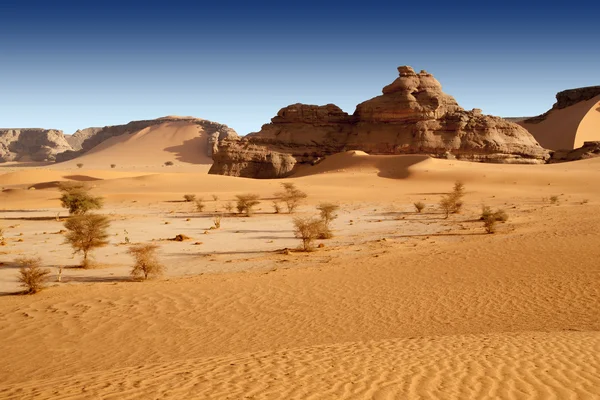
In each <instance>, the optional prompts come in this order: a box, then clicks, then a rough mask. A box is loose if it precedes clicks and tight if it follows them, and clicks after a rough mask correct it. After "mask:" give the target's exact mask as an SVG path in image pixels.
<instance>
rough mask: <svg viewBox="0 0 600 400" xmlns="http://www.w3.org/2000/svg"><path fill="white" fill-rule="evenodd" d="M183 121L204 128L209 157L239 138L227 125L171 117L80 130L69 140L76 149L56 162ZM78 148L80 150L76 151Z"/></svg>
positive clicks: (61, 156)
mask: <svg viewBox="0 0 600 400" xmlns="http://www.w3.org/2000/svg"><path fill="white" fill-rule="evenodd" d="M181 121H186V122H189V123H191V124H196V125H199V126H201V127H202V129H203V131H204V132H205V133H206V135H207V140H208V144H209V146H208V147H207V148H208V150H207V152H208V154H207V155H208V156H209V157H211V156H212V153H213V150H214V149H215V148H216V146H217V143H218V142H219V140H225V139H227V138H231V137H238V136H237V133H236V132H235V131H234V130H233V129H231V128H229V127H228V126H227V125H223V124H219V123H217V122H212V121H207V120H203V119H199V118H193V117H171V116H169V117H163V118H158V119H152V120H143V121H132V122H129V123H128V124H125V125H114V126H105V127H103V128H87V129H83V130H78V131H77V132H75V134H73V136H72V137H71V138H70V139H68V140H69V141H71V142H72V143H73V147H74V149H73V150H70V151H65V152H64V153H61V154H58V155H57V156H56V161H57V162H63V161H68V160H71V159H73V158H76V157H79V156H80V155H83V154H85V153H86V152H88V151H89V150H91V149H93V148H94V147H96V146H97V145H99V144H100V143H102V142H104V141H105V140H107V139H110V138H112V137H114V136H120V135H126V134H132V133H135V132H139V131H141V130H142V129H144V128H147V127H149V126H153V125H159V124H163V123H166V122H181ZM77 148H79V149H78V150H76V149H77ZM75 150H76V151H75Z"/></svg>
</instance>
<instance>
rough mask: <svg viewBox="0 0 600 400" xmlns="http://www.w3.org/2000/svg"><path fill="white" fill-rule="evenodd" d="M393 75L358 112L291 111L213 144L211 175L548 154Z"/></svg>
mask: <svg viewBox="0 0 600 400" xmlns="http://www.w3.org/2000/svg"><path fill="white" fill-rule="evenodd" d="M398 71H399V77H398V78H397V79H396V80H395V81H394V82H393V83H391V84H390V85H388V86H386V87H384V88H383V94H382V95H381V96H378V97H375V98H373V99H371V100H368V101H365V102H363V103H361V104H359V105H358V106H357V107H356V111H355V112H354V114H353V115H348V114H347V113H345V112H343V111H342V110H341V109H340V108H339V107H337V106H335V105H333V104H328V105H325V106H315V105H305V104H294V105H291V106H288V107H285V108H283V109H281V110H280V111H279V112H278V113H277V116H276V117H274V118H273V119H272V120H271V123H270V124H266V125H263V127H262V128H261V130H260V132H256V133H251V134H249V135H247V136H246V137H243V138H233V139H232V138H229V139H226V140H223V141H220V142H219V145H218V149H217V151H216V152H215V154H214V155H213V160H214V164H213V166H212V168H211V170H210V173H213V174H222V175H232V176H244V177H252V178H279V177H285V176H287V175H289V174H291V173H293V170H294V168H295V167H296V166H297V165H299V164H303V163H315V162H317V161H318V160H319V159H320V158H321V157H323V156H326V155H329V154H333V153H337V152H341V151H345V150H351V149H352V150H362V151H365V152H367V153H370V154H430V155H433V156H436V157H454V156H455V157H457V158H461V159H467V160H473V161H484V162H502V163H543V162H545V160H546V159H547V158H548V151H546V150H544V149H543V148H542V147H540V145H539V144H538V143H537V142H536V140H535V139H534V138H533V137H532V136H531V134H529V132H527V131H526V130H525V129H523V128H521V127H520V126H518V125H516V124H514V123H511V122H508V121H506V120H504V119H502V118H498V117H491V116H486V115H482V114H481V110H477V109H475V110H472V111H465V110H464V109H462V108H461V107H460V106H459V105H458V103H457V102H456V100H455V99H454V98H453V97H452V96H449V95H447V94H445V93H443V92H442V88H441V85H440V83H439V82H438V81H437V80H436V79H435V78H434V77H433V76H432V75H431V74H429V73H427V72H425V71H421V72H420V73H418V74H417V73H415V71H414V70H413V69H412V68H410V67H406V66H403V67H399V68H398Z"/></svg>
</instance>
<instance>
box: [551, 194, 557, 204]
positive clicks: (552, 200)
mask: <svg viewBox="0 0 600 400" xmlns="http://www.w3.org/2000/svg"><path fill="white" fill-rule="evenodd" d="M550 203H552V204H558V196H550Z"/></svg>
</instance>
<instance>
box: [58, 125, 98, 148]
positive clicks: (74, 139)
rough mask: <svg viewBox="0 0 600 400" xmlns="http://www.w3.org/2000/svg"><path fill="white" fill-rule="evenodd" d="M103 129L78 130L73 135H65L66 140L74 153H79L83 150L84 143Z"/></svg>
mask: <svg viewBox="0 0 600 400" xmlns="http://www.w3.org/2000/svg"><path fill="white" fill-rule="evenodd" d="M102 129H103V128H86V129H77V131H75V133H73V134H72V135H65V139H66V140H67V142H68V143H69V144H70V145H71V148H72V149H73V150H74V151H79V150H81V149H82V148H83V147H82V145H83V142H85V141H86V140H87V139H89V138H91V137H92V136H94V135H95V134H96V133H98V132H100V131H101V130H102Z"/></svg>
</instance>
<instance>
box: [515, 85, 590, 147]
mask: <svg viewBox="0 0 600 400" xmlns="http://www.w3.org/2000/svg"><path fill="white" fill-rule="evenodd" d="M518 123H519V125H521V126H523V127H524V128H525V129H527V130H528V131H529V132H530V133H531V134H532V135H533V136H534V137H535V138H536V140H537V141H538V142H539V143H540V145H542V146H543V147H545V148H547V149H550V150H573V149H576V148H580V147H582V146H583V145H584V143H585V142H592V141H600V86H590V87H583V88H578V89H569V90H564V91H562V92H559V93H557V94H556V103H555V104H554V105H553V106H552V108H551V109H550V110H548V111H547V112H545V113H544V114H542V115H538V116H537V117H533V118H528V119H524V120H522V121H518Z"/></svg>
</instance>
